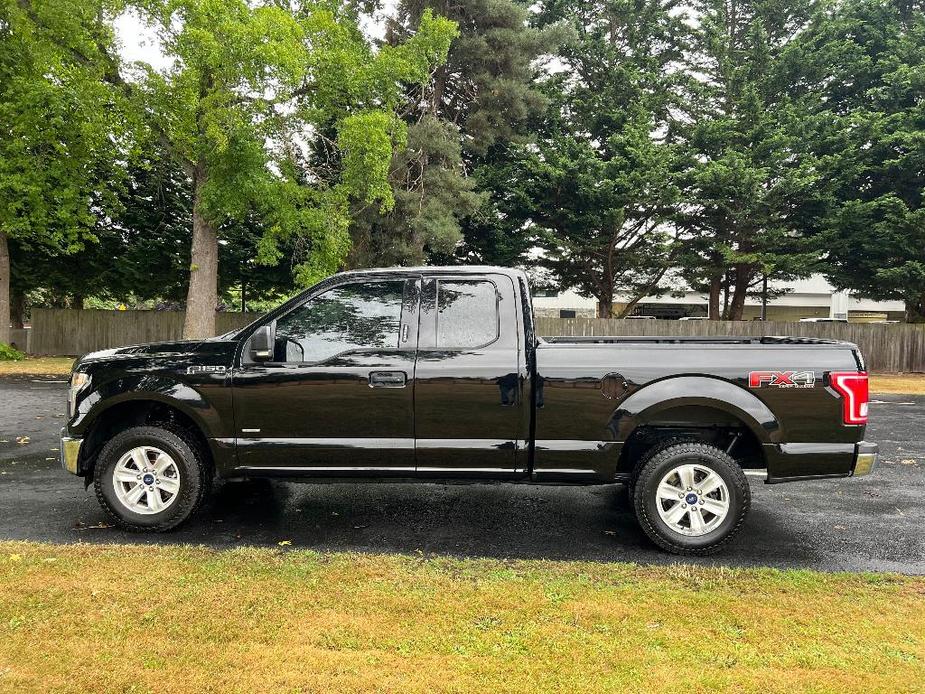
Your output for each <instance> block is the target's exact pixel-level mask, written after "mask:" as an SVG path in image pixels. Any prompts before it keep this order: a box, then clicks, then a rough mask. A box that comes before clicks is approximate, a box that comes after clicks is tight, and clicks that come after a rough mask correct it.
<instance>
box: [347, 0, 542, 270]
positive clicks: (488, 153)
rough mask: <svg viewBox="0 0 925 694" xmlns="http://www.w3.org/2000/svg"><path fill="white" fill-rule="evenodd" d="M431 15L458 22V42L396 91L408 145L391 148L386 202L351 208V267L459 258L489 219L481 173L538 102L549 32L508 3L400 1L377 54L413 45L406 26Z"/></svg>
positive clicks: (519, 134) (524, 128)
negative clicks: (420, 77)
mask: <svg viewBox="0 0 925 694" xmlns="http://www.w3.org/2000/svg"><path fill="white" fill-rule="evenodd" d="M434 11H435V12H439V13H441V14H445V15H446V16H447V17H448V18H449V19H450V20H452V21H453V22H454V23H455V24H456V25H458V27H459V30H458V38H456V40H454V41H453V43H452V45H451V47H450V50H449V55H448V57H447V59H446V63H445V64H444V65H442V66H440V67H439V68H438V69H436V70H434V71H433V74H432V75H428V77H429V80H428V81H427V82H426V83H424V84H423V87H422V84H421V83H417V84H414V85H412V86H411V87H410V88H409V89H406V90H405V93H404V101H403V112H404V120H405V123H407V131H408V147H407V149H405V150H401V149H396V151H395V154H394V156H393V157H392V162H391V165H390V175H389V182H390V185H391V189H392V197H393V198H394V200H395V206H394V208H393V207H388V206H383V207H381V208H380V209H379V210H376V209H373V208H371V207H370V206H369V205H367V204H359V205H355V206H354V211H353V212H354V220H353V223H352V225H351V229H350V234H351V236H352V239H353V250H352V252H351V255H350V260H349V264H350V265H352V266H354V267H362V266H370V265H389V264H401V263H407V262H414V263H421V262H423V261H424V260H425V259H428V258H429V259H431V260H434V259H436V260H443V261H448V262H453V261H456V260H458V257H457V256H456V255H455V254H456V252H457V249H458V247H459V246H460V242H461V241H462V240H463V237H464V234H469V233H472V234H473V235H474V236H478V234H479V233H480V232H479V231H478V230H479V229H480V227H481V226H482V225H484V224H489V225H490V224H491V223H492V220H495V219H497V216H498V214H497V212H498V211H497V209H496V208H495V207H494V206H493V205H492V204H491V190H490V189H487V188H481V187H480V181H483V180H488V178H490V177H491V173H489V172H486V175H484V176H483V175H482V174H481V173H480V170H481V168H482V167H484V166H492V165H493V163H492V162H496V161H497V159H496V158H495V157H496V156H497V152H498V151H500V150H503V149H504V147H506V146H507V144H509V143H510V142H512V141H523V140H525V139H526V137H525V136H526V135H527V134H528V133H529V129H530V126H529V120H530V119H531V117H535V116H536V115H538V114H539V113H540V112H541V111H542V109H543V107H544V105H545V98H544V97H543V96H542V94H541V92H540V90H539V89H538V87H537V85H536V84H535V81H534V77H535V73H536V66H535V65H534V62H535V61H536V60H537V58H539V57H540V56H541V55H542V54H543V53H547V52H551V51H552V50H553V49H554V46H555V44H556V43H557V42H558V33H557V30H555V29H546V30H541V29H537V28H535V27H533V26H531V15H530V12H529V9H528V7H527V5H526V4H524V3H521V2H518V1H517V0H465V1H464V2H461V3H456V4H452V3H441V2H432V1H431V0H405V1H404V2H402V3H400V4H399V13H398V15H399V16H398V22H397V24H395V25H391V26H390V32H389V35H388V36H387V43H386V45H385V46H383V48H382V53H384V54H388V53H389V52H391V51H392V50H394V47H395V46H397V45H402V44H401V43H400V42H402V41H404V42H405V43H407V42H409V41H413V40H415V38H416V36H415V35H413V29H414V27H415V26H416V25H417V24H418V23H420V24H421V26H422V27H423V26H424V25H425V23H426V22H427V21H429V20H428V17H429V16H431V12H434ZM409 36H412V38H411V39H408V38H407V37H409ZM383 192H384V191H383ZM469 251H471V249H468V250H467V251H464V252H469Z"/></svg>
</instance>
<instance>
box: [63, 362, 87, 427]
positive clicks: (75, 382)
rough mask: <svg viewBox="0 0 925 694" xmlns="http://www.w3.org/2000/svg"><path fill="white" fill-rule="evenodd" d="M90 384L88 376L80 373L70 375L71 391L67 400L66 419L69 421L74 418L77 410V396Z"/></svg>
mask: <svg viewBox="0 0 925 694" xmlns="http://www.w3.org/2000/svg"><path fill="white" fill-rule="evenodd" d="M89 382H90V375H89V374H85V373H83V372H81V371H75V372H74V373H72V374H71V389H70V391H69V392H68V398H67V417H68V419H70V418H71V417H73V416H74V412H75V411H76V409H77V394H78V393H79V392H80V391H81V390H82V389H83V387H84V386H86V385H87V384H88V383H89Z"/></svg>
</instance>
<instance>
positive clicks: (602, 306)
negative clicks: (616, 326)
mask: <svg viewBox="0 0 925 694" xmlns="http://www.w3.org/2000/svg"><path fill="white" fill-rule="evenodd" d="M597 311H598V318H613V295H611V296H606V297H601V296H599V297H597Z"/></svg>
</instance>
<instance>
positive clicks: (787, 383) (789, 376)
mask: <svg viewBox="0 0 925 694" xmlns="http://www.w3.org/2000/svg"><path fill="white" fill-rule="evenodd" d="M814 385H816V375H815V374H814V373H813V372H812V371H752V372H750V373H749V374H748V387H749V388H763V387H764V386H772V387H774V388H812V387H813V386H814Z"/></svg>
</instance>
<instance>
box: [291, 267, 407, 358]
mask: <svg viewBox="0 0 925 694" xmlns="http://www.w3.org/2000/svg"><path fill="white" fill-rule="evenodd" d="M404 286H405V283H404V281H402V280H398V281H384V282H364V283H356V284H346V285H343V286H341V287H336V288H334V289H330V290H328V291H326V292H325V293H323V294H320V295H319V296H316V297H314V298H313V299H310V300H309V301H308V302H306V303H304V304H302V306H300V307H299V308H297V309H295V310H294V311H292V312H290V313H287V314H286V315H285V316H283V317H282V318H280V319H279V320H278V321H277V323H276V349H275V357H274V358H275V360H276V361H289V362H293V361H295V362H299V361H303V362H319V361H324V360H325V359H330V358H331V357H333V356H335V355H337V354H340V353H342V352H347V351H351V350H356V349H368V348H376V347H381V348H385V349H395V348H397V347H398V334H399V328H400V326H401V307H402V291H403V289H404Z"/></svg>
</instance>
